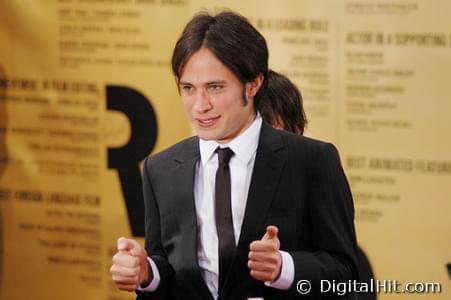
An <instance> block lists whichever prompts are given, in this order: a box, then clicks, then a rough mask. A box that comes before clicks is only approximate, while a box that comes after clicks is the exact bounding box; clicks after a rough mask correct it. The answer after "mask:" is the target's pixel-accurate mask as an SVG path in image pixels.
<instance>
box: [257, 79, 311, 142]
mask: <svg viewBox="0 0 451 300" xmlns="http://www.w3.org/2000/svg"><path fill="white" fill-rule="evenodd" d="M262 98H263V99H262V100H261V101H260V105H259V108H258V110H259V112H260V114H261V116H262V118H263V120H264V121H265V122H267V123H268V124H270V125H271V126H272V127H274V128H277V129H283V130H287V131H290V132H293V133H297V134H301V135H302V134H303V133H304V129H305V127H306V125H307V117H306V115H305V111H304V105H303V100H302V94H301V91H299V89H298V88H297V86H296V85H295V84H294V83H293V82H292V81H291V80H290V79H289V78H288V77H286V76H285V75H283V74H280V73H278V72H276V71H274V70H269V72H268V82H267V86H266V89H265V92H264V96H263V97H262Z"/></svg>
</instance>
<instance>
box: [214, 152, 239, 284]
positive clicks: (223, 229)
mask: <svg viewBox="0 0 451 300" xmlns="http://www.w3.org/2000/svg"><path fill="white" fill-rule="evenodd" d="M216 152H217V153H218V161H219V164H218V170H217V171H216V183H215V217H216V230H217V233H218V254H219V288H218V291H220V290H221V288H222V287H223V285H224V281H225V278H226V276H227V272H228V270H229V267H230V265H231V263H232V259H233V255H234V252H235V236H234V234H233V219H232V201H231V192H230V191H231V188H230V168H229V161H230V158H231V157H232V155H233V151H232V150H231V149H230V148H223V149H221V148H219V147H218V148H217V149H216Z"/></svg>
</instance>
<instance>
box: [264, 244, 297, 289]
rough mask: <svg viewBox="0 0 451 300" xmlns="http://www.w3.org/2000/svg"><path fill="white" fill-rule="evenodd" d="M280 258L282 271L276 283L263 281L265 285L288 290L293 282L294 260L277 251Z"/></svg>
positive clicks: (286, 253)
mask: <svg viewBox="0 0 451 300" xmlns="http://www.w3.org/2000/svg"><path fill="white" fill-rule="evenodd" d="M279 252H280V255H281V256H282V267H281V268H282V270H281V271H280V276H279V278H278V279H277V280H276V281H273V282H271V281H265V285H266V286H269V287H273V288H276V289H279V290H288V289H289V288H290V286H291V284H292V283H293V281H294V260H293V257H291V255H290V254H289V253H288V252H286V251H279Z"/></svg>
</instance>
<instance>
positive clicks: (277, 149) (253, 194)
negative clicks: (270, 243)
mask: <svg viewBox="0 0 451 300" xmlns="http://www.w3.org/2000/svg"><path fill="white" fill-rule="evenodd" d="M283 149H284V144H283V140H282V137H281V135H280V132H279V131H278V130H276V129H274V128H272V127H271V126H269V125H268V124H266V123H263V124H262V129H261V132H260V139H259V144H258V148H257V154H256V157H255V164H254V169H253V172H252V179H251V184H250V187H249V193H248V199H247V203H246V210H245V215H244V220H243V225H242V227H241V234H240V239H239V241H238V246H237V249H236V251H237V252H236V256H235V259H234V261H233V263H232V267H231V269H230V272H229V276H228V279H227V281H226V282H225V286H224V288H223V292H225V293H227V290H229V289H233V286H234V285H235V284H236V281H237V280H239V278H241V276H236V274H240V272H242V270H245V269H247V267H246V262H247V257H248V254H249V245H250V243H251V242H253V241H255V240H259V239H261V238H262V236H263V234H264V231H265V228H264V221H265V218H266V215H267V213H268V210H269V208H270V206H271V203H272V201H273V198H274V193H275V191H276V189H277V185H278V182H279V177H280V174H281V171H282V169H283V165H284V163H283V159H282V158H281V155H282V153H283ZM230 274H232V275H231V276H230Z"/></svg>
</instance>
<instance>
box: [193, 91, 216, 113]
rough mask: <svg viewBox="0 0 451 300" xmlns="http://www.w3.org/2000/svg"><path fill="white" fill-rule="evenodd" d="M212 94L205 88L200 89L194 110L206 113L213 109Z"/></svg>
mask: <svg viewBox="0 0 451 300" xmlns="http://www.w3.org/2000/svg"><path fill="white" fill-rule="evenodd" d="M212 108H213V106H212V105H211V102H210V96H209V95H208V93H207V92H206V91H205V90H200V91H199V92H198V93H197V95H196V98H195V102H194V110H195V111H196V112H198V113H204V112H207V111H209V110H210V109H212Z"/></svg>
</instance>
